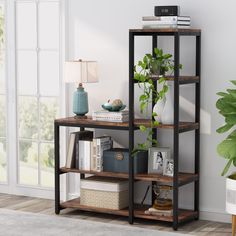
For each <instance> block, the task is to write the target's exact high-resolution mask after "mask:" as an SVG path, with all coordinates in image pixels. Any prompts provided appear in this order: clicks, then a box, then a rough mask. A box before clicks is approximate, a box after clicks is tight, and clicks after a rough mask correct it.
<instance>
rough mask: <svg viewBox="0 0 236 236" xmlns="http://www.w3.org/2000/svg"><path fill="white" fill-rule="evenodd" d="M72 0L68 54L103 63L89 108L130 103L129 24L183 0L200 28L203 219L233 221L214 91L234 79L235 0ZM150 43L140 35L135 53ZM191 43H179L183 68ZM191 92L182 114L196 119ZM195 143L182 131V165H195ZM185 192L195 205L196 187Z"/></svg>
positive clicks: (189, 66)
mask: <svg viewBox="0 0 236 236" xmlns="http://www.w3.org/2000/svg"><path fill="white" fill-rule="evenodd" d="M68 4H69V6H68V9H69V12H68V15H69V19H68V27H69V29H68V42H69V43H68V45H69V47H68V55H69V58H70V59H78V58H82V59H93V60H97V61H98V62H99V69H100V81H99V83H98V84H90V85H86V90H87V91H88V92H89V105H90V111H92V110H97V109H99V108H100V105H101V104H102V103H104V102H105V101H107V100H108V99H115V98H121V99H122V100H123V101H124V102H125V103H127V102H128V29H129V28H140V26H141V17H142V16H145V15H152V14H153V8H154V6H155V5H157V4H159V5H167V4H170V5H171V4H178V5H180V6H181V13H182V15H190V16H191V18H192V26H194V27H199V28H201V29H202V87H201V91H202V96H201V99H202V105H201V109H202V129H201V182H200V190H201V194H200V210H201V218H202V219H211V220H218V221H229V220H230V217H229V216H228V215H227V214H225V210H224V209H225V178H223V177H221V176H220V173H221V170H222V168H223V166H224V164H225V161H224V160H222V159H221V158H220V157H218V155H217V153H216V145H217V143H219V141H220V140H221V139H222V137H220V136H219V135H217V134H216V132H215V130H216V128H217V127H219V126H220V125H221V124H222V122H223V119H222V118H221V117H219V115H218V113H217V111H216V109H215V102H216V99H217V96H216V92H217V91H219V90H223V89H224V88H225V87H226V86H229V83H228V80H232V79H235V78H236V70H235V55H236V46H235V37H236V28H235V27H234V22H235V19H234V12H235V8H236V2H235V1H234V0H229V1H227V8H226V9H222V6H223V2H222V1H216V0H214V1H213V0H208V1H204V0H199V1H194V0H182V1H178V0H172V1H169V0H165V1H164V0H159V1H154V0H149V1H145V0H126V1H114V0H113V1H110V0H100V1H94V0H86V1H81V0H70V1H68ZM150 42H151V41H150V39H139V40H137V47H136V49H137V54H136V57H137V58H139V57H140V56H142V55H143V54H144V53H146V52H150V48H151V44H150ZM171 42H173V40H171V39H169V38H165V39H164V40H161V41H160V44H159V45H160V46H161V47H163V48H165V49H166V51H167V50H168V52H171V51H170V50H169V48H170V45H171V44H170V43H171ZM193 43H194V41H193V40H189V39H186V38H184V39H183V40H182V42H181V52H182V54H183V56H182V57H181V63H183V65H184V67H185V69H184V70H183V73H184V72H185V73H191V72H193V66H194V52H193V50H192V47H191V45H194V44H193ZM191 58H192V59H191ZM193 92H194V90H193V87H192V86H185V87H184V88H183V89H181V96H182V97H181V105H182V106H181V107H182V110H183V111H182V114H181V118H186V119H191V118H192V110H193V109H194V106H193V105H192V104H193V103H194V96H193ZM136 107H138V105H137V104H136ZM184 107H187V110H186V109H185V110H184ZM136 110H137V109H136ZM137 112H138V111H137ZM164 133H165V134H164V135H163V136H162V137H161V143H163V145H165V146H166V145H171V143H172V136H171V133H170V132H169V131H167V132H164ZM113 136H114V137H116V138H117V139H118V140H119V141H120V142H121V143H123V144H124V145H125V144H127V142H128V137H127V134H126V133H125V132H120V133H118V132H113ZM193 144H194V143H193V133H191V132H190V133H187V134H183V135H182V136H181V143H180V147H181V149H180V150H181V152H180V154H181V157H182V158H181V165H182V167H183V168H182V169H184V170H191V169H192V168H193V153H194V149H193V148H194V146H193ZM142 191H143V190H142ZM142 191H141V190H140V191H138V193H139V197H138V199H140V198H141V197H142ZM183 191H184V193H182V192H183ZM183 191H182V190H181V194H182V195H185V197H184V198H183V200H182V201H181V202H180V204H181V205H185V206H187V207H191V205H192V201H191V194H190V193H191V192H192V186H186V187H184V190H183ZM186 193H187V194H186ZM186 195H190V196H188V197H186Z"/></svg>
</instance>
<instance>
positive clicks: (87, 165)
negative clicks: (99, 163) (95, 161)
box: [84, 141, 91, 170]
mask: <svg viewBox="0 0 236 236" xmlns="http://www.w3.org/2000/svg"><path fill="white" fill-rule="evenodd" d="M90 159H91V142H90V141H85V153H84V163H85V164H84V169H85V170H90Z"/></svg>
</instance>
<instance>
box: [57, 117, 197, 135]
mask: <svg viewBox="0 0 236 236" xmlns="http://www.w3.org/2000/svg"><path fill="white" fill-rule="evenodd" d="M55 124H57V125H60V126H70V127H87V128H100V129H119V130H129V123H128V122H123V123H117V122H107V121H95V120H92V118H91V117H88V118H87V119H75V118H74V117H69V118H61V119H57V120H55ZM140 125H144V126H146V127H150V126H151V120H148V119H135V120H134V128H135V129H139V126H140ZM156 128H157V129H174V125H163V124H160V125H158V126H157V127H156ZM198 128H199V125H198V123H194V122H180V123H179V132H185V131H190V130H195V129H198Z"/></svg>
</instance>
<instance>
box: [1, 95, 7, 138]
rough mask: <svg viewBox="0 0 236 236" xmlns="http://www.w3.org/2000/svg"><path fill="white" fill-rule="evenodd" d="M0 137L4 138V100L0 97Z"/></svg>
mask: <svg viewBox="0 0 236 236" xmlns="http://www.w3.org/2000/svg"><path fill="white" fill-rule="evenodd" d="M0 114H1V115H0V137H6V98H5V96H4V95H0Z"/></svg>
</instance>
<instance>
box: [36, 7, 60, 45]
mask: <svg viewBox="0 0 236 236" xmlns="http://www.w3.org/2000/svg"><path fill="white" fill-rule="evenodd" d="M49 19H50V20H49ZM58 39H59V3H57V2H40V3H39V47H40V48H41V49H57V48H59V40H58Z"/></svg>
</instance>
